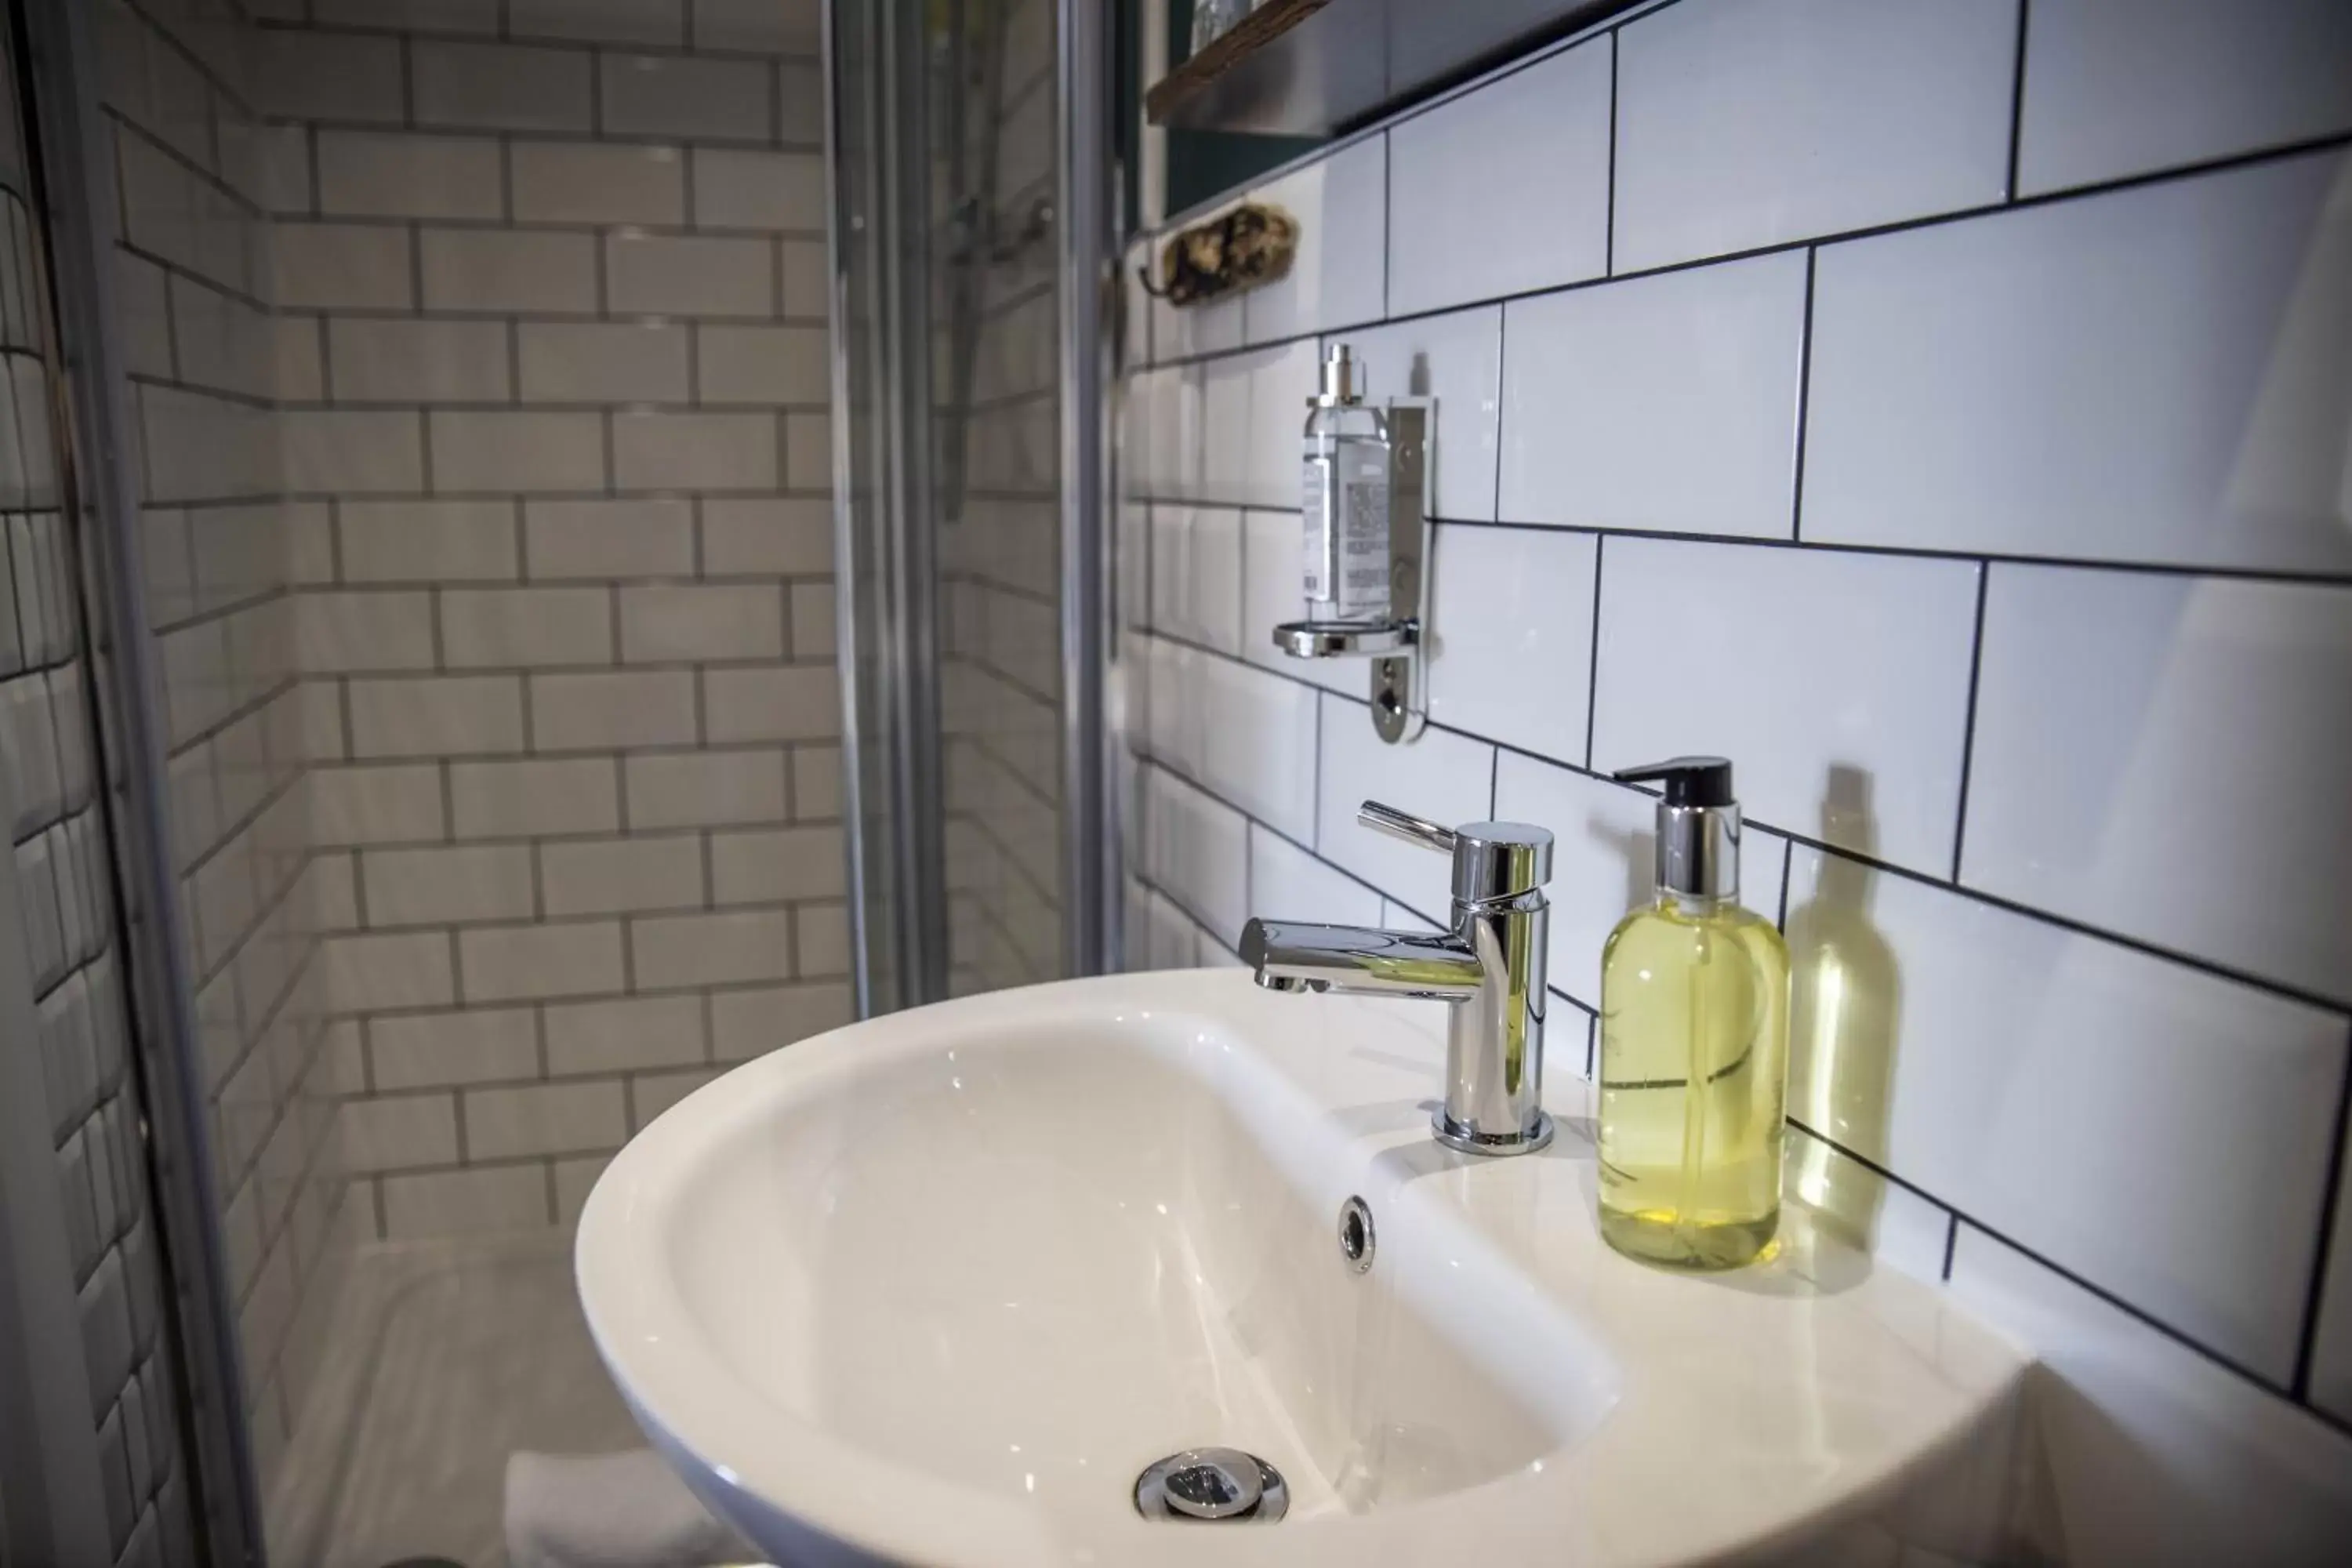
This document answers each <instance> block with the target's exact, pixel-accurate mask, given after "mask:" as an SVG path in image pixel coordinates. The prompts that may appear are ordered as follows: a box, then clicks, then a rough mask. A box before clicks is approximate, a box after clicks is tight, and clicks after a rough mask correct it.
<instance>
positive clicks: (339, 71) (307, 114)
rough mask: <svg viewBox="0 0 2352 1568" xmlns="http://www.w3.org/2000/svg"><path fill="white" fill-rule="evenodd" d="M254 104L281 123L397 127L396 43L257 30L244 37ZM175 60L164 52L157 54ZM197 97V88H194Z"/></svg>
mask: <svg viewBox="0 0 2352 1568" xmlns="http://www.w3.org/2000/svg"><path fill="white" fill-rule="evenodd" d="M246 47H247V49H248V50H249V51H250V54H249V59H250V65H249V70H250V73H251V88H252V93H253V100H254V105H255V107H256V108H257V109H258V110H260V111H261V112H262V113H264V114H267V115H269V116H272V117H273V118H277V119H281V120H333V121H343V122H345V123H348V122H350V121H375V122H376V123H378V124H391V125H397V124H399V123H400V121H401V117H402V113H403V106H402V103H401V80H400V70H401V65H400V56H401V47H400V40H399V39H398V38H394V37H372V36H367V35H362V34H352V33H326V32H315V31H312V30H310V29H309V28H293V27H257V28H255V29H253V30H252V31H251V32H250V33H249V34H247V43H246ZM157 53H158V55H160V56H162V57H163V58H157V59H155V61H154V63H155V64H156V65H157V66H159V67H160V66H163V64H164V63H165V61H166V60H172V61H174V62H176V57H175V56H173V54H172V53H171V52H170V51H168V50H159V51H157ZM196 92H197V96H198V97H199V98H201V97H202V95H203V89H201V88H198V89H196Z"/></svg>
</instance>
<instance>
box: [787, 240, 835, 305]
mask: <svg viewBox="0 0 2352 1568" xmlns="http://www.w3.org/2000/svg"><path fill="white" fill-rule="evenodd" d="M776 256H777V262H778V267H779V269H780V270H781V271H782V275H783V276H782V289H783V296H784V300H783V303H784V314H785V315H787V316H790V317H793V318H794V319H796V320H799V321H824V319H825V311H826V309H827V307H828V305H829V302H830V300H831V299H832V294H833V265H832V263H831V262H830V261H829V260H827V259H826V257H825V247H824V246H823V245H821V244H819V243H818V242H816V241H815V240H813V239H780V240H778V241H776Z"/></svg>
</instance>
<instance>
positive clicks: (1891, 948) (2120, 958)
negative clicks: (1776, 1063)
mask: <svg viewBox="0 0 2352 1568" xmlns="http://www.w3.org/2000/svg"><path fill="white" fill-rule="evenodd" d="M1789 910H1790V913H1789V929H1790V932H1791V933H1792V937H1793V941H1792V942H1791V949H1792V956H1793V958H1794V961H1795V964H1796V973H1797V984H1796V986H1795V988H1794V989H1795V995H1796V999H1797V1005H1796V1006H1795V1007H1794V1008H1793V1009H1792V1012H1793V1015H1794V1016H1793V1017H1792V1024H1791V1029H1790V1036H1791V1055H1792V1058H1794V1059H1793V1062H1792V1066H1791V1071H1790V1101H1791V1104H1792V1105H1794V1106H1797V1107H1800V1108H1802V1107H1805V1106H1807V1105H1808V1104H1811V1103H1821V1104H1823V1105H1825V1106H1826V1107H1829V1108H1831V1109H1833V1110H1835V1112H1836V1113H1837V1114H1838V1115H1839V1116H1840V1117H1841V1118H1842V1120H1843V1128H1842V1129H1841V1130H1839V1132H1838V1133H1837V1134H1835V1136H1836V1139H1837V1142H1841V1143H1843V1145H1844V1146H1846V1147H1847V1148H1849V1149H1852V1150H1853V1152H1856V1153H1859V1154H1862V1155H1864V1157H1865V1158H1868V1159H1870V1160H1871V1161H1873V1162H1874V1163H1876V1164H1878V1165H1880V1166H1882V1167H1883V1168H1885V1169H1886V1170H1890V1171H1892V1172H1894V1173H1895V1174H1896V1175H1898V1176H1901V1177H1903V1178H1904V1179H1905V1180H1906V1181H1908V1182H1910V1183H1912V1184H1914V1185H1916V1186H1917V1187H1918V1188H1920V1189H1921V1190H1922V1191H1924V1192H1926V1193H1927V1194H1929V1195H1930V1196H1933V1197H1936V1198H1938V1199H1940V1200H1942V1201H1944V1202H1947V1203H1949V1204H1950V1205H1953V1206H1954V1207H1955V1208H1957V1209H1958V1210H1959V1211H1960V1212H1961V1213H1962V1214H1964V1215H1968V1216H1969V1217H1970V1218H1972V1219H1976V1220H1978V1221H1980V1222H1981V1223H1983V1224H1986V1225H1989V1226H1993V1227H1994V1228H1996V1229H1998V1230H2000V1232H2001V1233H2002V1234H2004V1235H2007V1236H2009V1237H2013V1238H2014V1239H2015V1240H2016V1241H2018V1242H2019V1243H2020V1244H2021V1245H2023V1246H2026V1247H2032V1248H2033V1249H2034V1251H2036V1252H2037V1253H2039V1254H2040V1255H2041V1256H2042V1257H2044V1258H2049V1259H2051V1260H2052V1261H2053V1262H2054V1263H2057V1264H2059V1265H2060V1266H2061V1267H2063V1268H2068V1269H2070V1270H2072V1271H2073V1272H2074V1273H2075V1274H2077V1275H2079V1276H2081V1277H2082V1278H2084V1279H2089V1280H2091V1281H2092V1282H2093V1283H2095V1284H2097V1285H2099V1286H2101V1287H2102V1288H2104V1289H2108V1290H2111V1291H2114V1292H2115V1293H2116V1294H2117V1295H2118V1296H2120V1297H2122V1298H2123V1299H2124V1300H2128V1301H2131V1302H2132V1303H2134V1304H2135V1305H2136V1306H2137V1307H2139V1308H2140V1309H2142V1310H2145V1311H2147V1312H2149V1313H2151V1314H2153V1315H2154V1316H2156V1317H2158V1318H2159V1319H2161V1320H2162V1321H2166V1322H2168V1323H2170V1324H2172V1325H2173V1326H2174V1327H2176V1328H2178V1329H2179V1330H2180V1331H2183V1332H2185V1333H2189V1334H2190V1335H2192V1336H2194V1337H2196V1338H2197V1339H2199V1340H2200V1341H2201V1342H2204V1343H2206V1344H2209V1345H2211V1346H2213V1347H2214V1348H2215V1349H2217V1350H2219V1351H2221V1352H2223V1353H2224V1354H2227V1355H2230V1356H2231V1357H2233V1358H2234V1359H2236V1360H2238V1361H2240V1362H2242V1363H2244V1364H2247V1365H2249V1366H2253V1367H2256V1368H2259V1369H2261V1370H2262V1371H2263V1373H2265V1374H2266V1375H2269V1376H2272V1377H2275V1378H2277V1379H2279V1380H2280V1381H2281V1382H2284V1381H2285V1380H2286V1378H2287V1377H2288V1376H2289V1375H2291V1373H2292V1372H2293V1370H2294V1355H2295V1349H2296V1342H2297V1338H2298V1335H2299V1332H2300V1328H2301V1322H2302V1315H2303V1310H2304V1303H2305V1298H2306V1291H2307V1289H2308V1284H2309V1277H2308V1274H2309V1268H2310V1266H2311V1261H2310V1260H2311V1239H2312V1237H2313V1236H2314V1235H2315V1232H2316V1230H2317V1227H2318V1223H2319V1213H2320V1205H2321V1202H2322V1199H2323V1196H2324V1189H2325V1187H2326V1175H2327V1163H2328V1156H2329V1146H2330V1144H2331V1142H2332V1141H2333V1137H2334V1131H2335V1103H2336V1086H2337V1085H2338V1083H2339V1082H2340V1080H2341V1077H2342V1074H2343V1071H2344V1068H2345V1049H2346V1044H2345V1031H2344V1026H2343V1021H2342V1020H2341V1019H2340V1018H2331V1017H2329V1016H2327V1015H2326V1014H2324V1013H2321V1012H2319V1011H2318V1010H2317V1009H2315V1008H2311V1007H2307V1006H2305V1005H2300V1004H2297V1003H2293V1002H2288V1001H2285V1000H2284V999H2282V998H2278V997H2273V996H2270V995H2267V994H2263V993H2262V992H2258V991H2255V990H2253V989H2252V988H2251V987H2248V986H2243V985H2239V984H2233V983H2231V982H2229V981H2224V980H2219V979H2215V978H2213V977H2211V976H2209V975H2206V974H2202V973H2199V972H2197V971H2194V970H2190V969H2186V968H2183V967H2181V966H2179V965H2178V964H2173V963H2168V962H2166V961H2165V960H2163V959H2159V958H2153V957H2149V956H2147V955H2146V954H2142V953H2138V952H2133V951H2132V950H2130V949H2128V948H2124V947H2120V946H2117V945H2116V944H2115V943H2113V942H2105V941H2102V940H2100V939H2098V938H2096V937H2089V936H2082V935H2077V934H2075V933H2074V932H2072V931H2066V930H2064V929H2063V928H2061V927H2058V926H2054V925H2050V924H2048V923H2046V922H2043V921H2038V920H2035V919H2032V917H2030V916H2026V915H2021V914H2017V913H2013V912H2011V911H2010V910H2003V909H1999V908H1996V907H1994V906H1992V905H1989V904H1984V903H1980V902H1979V901H1977V900H1973V899H1969V898H1968V897H1966V896H1964V895H1960V894H1955V893H1951V892H1947V891H1945V890H1943V889H1937V888H1932V887H1929V886H1927V885H1924V884H1922V883H1918V882H1915V881H1913V880H1911V879H1908V878H1904V877H1898V876H1893V875H1889V874H1885V873H1872V872H1869V871H1867V870H1866V869H1864V868H1858V867H1853V866H1851V865H1849V864H1846V863H1843V862H1837V861H1829V862H1826V863H1825V860H1824V858H1823V857H1822V854H1821V853H1820V852H1819V851H1816V850H1810V849H1803V848H1801V849H1799V850H1798V851H1797V854H1796V857H1795V865H1794V867H1793V868H1792V870H1791V873H1790V888H1789ZM1823 1080H1826V1081H1823ZM1824 1131H1827V1130H1824ZM2184 1234H2193V1235H2195V1236H2197V1237H2200V1243H2199V1245H2198V1246H2196V1247H2181V1246H2179V1237H2180V1236H2182V1235H2184Z"/></svg>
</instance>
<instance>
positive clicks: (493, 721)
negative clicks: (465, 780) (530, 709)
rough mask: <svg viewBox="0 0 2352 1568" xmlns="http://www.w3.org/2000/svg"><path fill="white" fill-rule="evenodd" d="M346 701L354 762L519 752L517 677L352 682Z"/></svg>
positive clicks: (430, 677) (519, 692)
mask: <svg viewBox="0 0 2352 1568" xmlns="http://www.w3.org/2000/svg"><path fill="white" fill-rule="evenodd" d="M346 701H347V703H348V705H349V709H350V713H351V724H352V756H354V757H359V758H367V757H446V756H453V755H455V756H465V755H479V754H483V753H488V752H520V751H521V750H522V749H523V748H522V680H521V679H520V677H518V676H512V675H409V676H397V677H394V678H393V679H388V680H354V681H352V683H351V686H350V689H349V690H348V692H347V693H346Z"/></svg>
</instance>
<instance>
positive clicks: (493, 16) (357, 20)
mask: <svg viewBox="0 0 2352 1568" xmlns="http://www.w3.org/2000/svg"><path fill="white" fill-rule="evenodd" d="M277 4H278V8H279V9H280V10H281V11H283V12H284V13H285V14H286V19H288V20H292V19H294V18H295V17H298V16H300V14H301V9H302V6H301V0H277ZM500 4H501V0H310V16H311V17H312V19H314V20H316V21H320V22H329V23H334V22H340V23H343V24H346V25H352V24H356V25H358V26H370V27H396V28H398V29H399V30H400V31H402V32H406V33H495V32H497V31H498V30H499V5H500ZM246 9H247V11H252V12H258V11H259V9H260V8H259V7H258V6H256V5H247V7H246Z"/></svg>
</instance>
